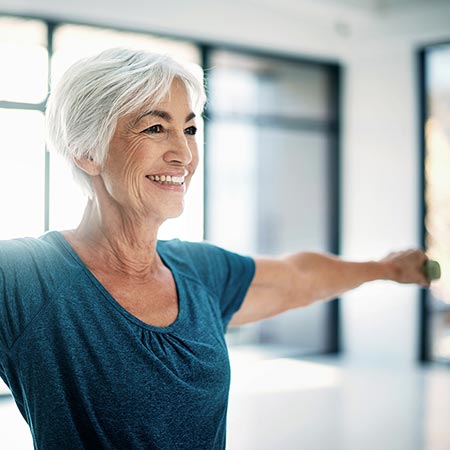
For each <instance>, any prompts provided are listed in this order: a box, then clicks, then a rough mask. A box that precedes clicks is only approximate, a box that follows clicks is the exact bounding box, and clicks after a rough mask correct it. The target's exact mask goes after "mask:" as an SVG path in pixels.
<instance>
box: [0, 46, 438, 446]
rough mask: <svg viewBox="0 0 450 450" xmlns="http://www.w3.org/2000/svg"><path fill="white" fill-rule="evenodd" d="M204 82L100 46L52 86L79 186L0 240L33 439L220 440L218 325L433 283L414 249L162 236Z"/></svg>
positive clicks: (222, 369)
mask: <svg viewBox="0 0 450 450" xmlns="http://www.w3.org/2000/svg"><path fill="white" fill-rule="evenodd" d="M203 101H204V94H203V90H202V86H201V85H200V84H199V82H198V81H197V80H196V78H195V77H194V76H192V75H191V74H190V73H189V72H188V71H186V70H185V69H184V68H183V67H182V66H181V65H179V64H178V63H176V62H175V61H173V60H172V59H170V58H169V57H167V56H162V55H155V54H151V53H146V52H142V51H132V50H127V49H111V50H108V51H105V52H103V53H101V54H99V55H97V56H95V57H90V58H87V59H83V60H81V61H80V62H78V63H76V64H75V65H74V66H72V67H71V68H70V69H69V70H68V71H67V73H66V74H65V76H64V77H63V78H62V80H61V81H60V83H59V85H58V86H57V87H56V89H55V90H54V91H53V92H52V94H51V96H50V99H49V103H48V109H47V123H48V142H49V146H50V148H51V149H52V150H54V151H57V152H60V153H61V154H62V155H63V156H64V157H65V158H66V159H67V161H68V162H69V164H71V166H72V169H73V173H74V176H75V179H76V180H77V181H78V183H79V184H80V185H81V187H82V188H83V189H84V190H85V192H86V193H87V195H88V201H87V206H86V210H85V212H84V215H83V218H82V219H81V223H80V224H79V226H78V227H77V228H76V229H74V230H66V231H52V232H48V233H46V234H44V235H43V236H42V237H40V238H38V239H35V238H21V239H16V240H11V241H3V242H1V243H0V324H1V326H0V374H1V376H2V378H3V379H4V380H5V381H6V383H7V384H8V386H9V387H10V388H11V391H12V393H13V395H14V398H15V400H16V403H17V406H18V407H19V409H20V412H21V413H22V415H23V417H24V418H25V420H26V421H27V422H28V424H29V426H30V429H31V432H32V436H33V441H34V446H35V448H36V449H45V450H51V449H55V450H61V449H64V450H68V449H96V450H98V449H120V450H125V449H127V450H128V449H139V450H141V449H165V450H174V449H189V450H193V449H201V450H206V449H223V448H225V429H226V412H227V401H228V389H229V383H230V371H229V361H228V355H227V348H226V344H225V339H224V334H225V330H226V328H227V326H228V325H229V324H230V323H231V324H232V325H242V324H245V323H248V322H253V321H257V320H261V319H264V318H266V317H270V316H274V315H275V314H278V313H281V312H283V311H286V310H289V309H291V308H297V307H301V306H306V305H309V304H311V303H313V302H315V301H318V300H327V299H330V298H334V297H336V296H338V295H339V294H341V293H343V292H345V291H347V290H349V289H353V288H355V287H357V286H359V285H361V284H362V283H364V282H368V281H371V280H377V279H386V280H394V281H397V282H401V283H417V284H419V285H422V286H428V285H429V282H428V281H427V279H426V278H425V276H424V275H423V274H422V273H421V271H420V268H421V266H422V265H423V263H424V261H426V260H427V257H426V255H425V254H424V253H423V251H421V250H408V251H404V252H396V253H393V254H390V255H389V256H387V257H386V258H384V259H382V260H380V261H377V262H376V261H370V262H347V261H343V260H340V259H338V258H337V257H334V256H331V255H325V254H318V253H294V254H291V255H288V256H286V257H282V258H251V257H248V256H241V255H238V254H235V253H232V252H229V251H226V250H224V249H221V248H218V247H215V246H213V245H210V244H206V243H188V242H182V241H179V240H173V241H158V240H157V233H158V228H159V227H160V225H161V224H162V223H163V222H164V221H165V220H166V219H169V218H173V217H176V216H178V215H179V214H181V212H182V211H183V202H184V196H185V193H186V190H187V189H188V187H189V183H190V181H191V178H192V176H193V175H194V173H195V170H196V167H197V164H198V151H197V144H196V136H195V134H196V131H197V128H196V120H197V119H196V118H197V117H198V115H199V114H200V113H201V107H202V103H203Z"/></svg>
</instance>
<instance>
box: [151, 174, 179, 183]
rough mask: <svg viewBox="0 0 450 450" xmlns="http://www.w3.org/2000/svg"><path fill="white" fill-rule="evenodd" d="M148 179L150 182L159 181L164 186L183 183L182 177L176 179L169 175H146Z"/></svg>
mask: <svg viewBox="0 0 450 450" xmlns="http://www.w3.org/2000/svg"><path fill="white" fill-rule="evenodd" d="M148 178H149V179H150V180H151V181H159V182H160V183H164V184H169V183H170V184H183V183H184V176H180V177H176V176H170V175H161V176H159V175H148Z"/></svg>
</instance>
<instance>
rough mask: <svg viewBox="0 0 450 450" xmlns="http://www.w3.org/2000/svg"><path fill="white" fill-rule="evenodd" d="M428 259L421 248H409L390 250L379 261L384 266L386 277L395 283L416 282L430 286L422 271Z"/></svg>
mask: <svg viewBox="0 0 450 450" xmlns="http://www.w3.org/2000/svg"><path fill="white" fill-rule="evenodd" d="M427 260H428V257H427V255H426V254H425V252H424V251H423V250H421V249H410V250H404V251H399V252H391V253H389V255H387V256H386V257H384V258H383V259H381V260H380V261H379V262H380V263H381V264H384V266H385V267H386V278H387V279H388V280H392V281H396V282H397V283H416V284H418V285H420V286H423V287H430V281H429V280H428V279H427V277H426V275H425V274H424V272H423V266H424V264H425V262H426V261H427Z"/></svg>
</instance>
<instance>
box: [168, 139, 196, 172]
mask: <svg viewBox="0 0 450 450" xmlns="http://www.w3.org/2000/svg"><path fill="white" fill-rule="evenodd" d="M191 145H192V144H190V143H189V142H188V139H187V138H186V136H185V134H184V133H183V134H177V135H176V136H173V135H172V136H171V139H169V148H168V150H167V152H166V153H165V159H166V161H167V162H179V163H182V164H185V165H187V164H189V163H190V162H191V161H192V153H193V150H192V149H191Z"/></svg>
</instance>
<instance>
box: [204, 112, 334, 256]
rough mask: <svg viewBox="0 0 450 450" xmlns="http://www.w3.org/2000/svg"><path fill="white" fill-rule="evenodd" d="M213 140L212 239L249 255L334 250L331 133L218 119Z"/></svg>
mask: <svg viewBox="0 0 450 450" xmlns="http://www.w3.org/2000/svg"><path fill="white" fill-rule="evenodd" d="M208 142H209V143H210V144H209V148H208V161H209V163H208V199H209V200H208V224H209V226H208V238H209V239H211V240H213V241H214V242H217V243H219V244H220V245H222V246H224V247H227V248H232V249H235V250H237V251H241V252H242V251H244V252H247V253H253V252H260V253H265V254H278V253H283V252H286V251H289V250H291V249H292V248H309V249H315V250H317V251H326V250H327V249H328V246H329V242H328V227H329V223H330V220H331V218H330V216H329V211H330V204H329V198H328V197H329V190H330V189H331V187H330V184H329V175H328V170H329V167H328V164H329V162H328V155H329V140H328V138H327V137H326V136H325V135H323V134H320V133H313V132H299V131H295V130H286V129H277V128H258V127H256V126H255V125H251V124H245V123H242V122H241V123H236V122H232V121H226V120H220V121H219V120H216V121H214V122H213V123H212V124H211V125H210V131H209V138H208ZM236 142H239V145H236Z"/></svg>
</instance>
